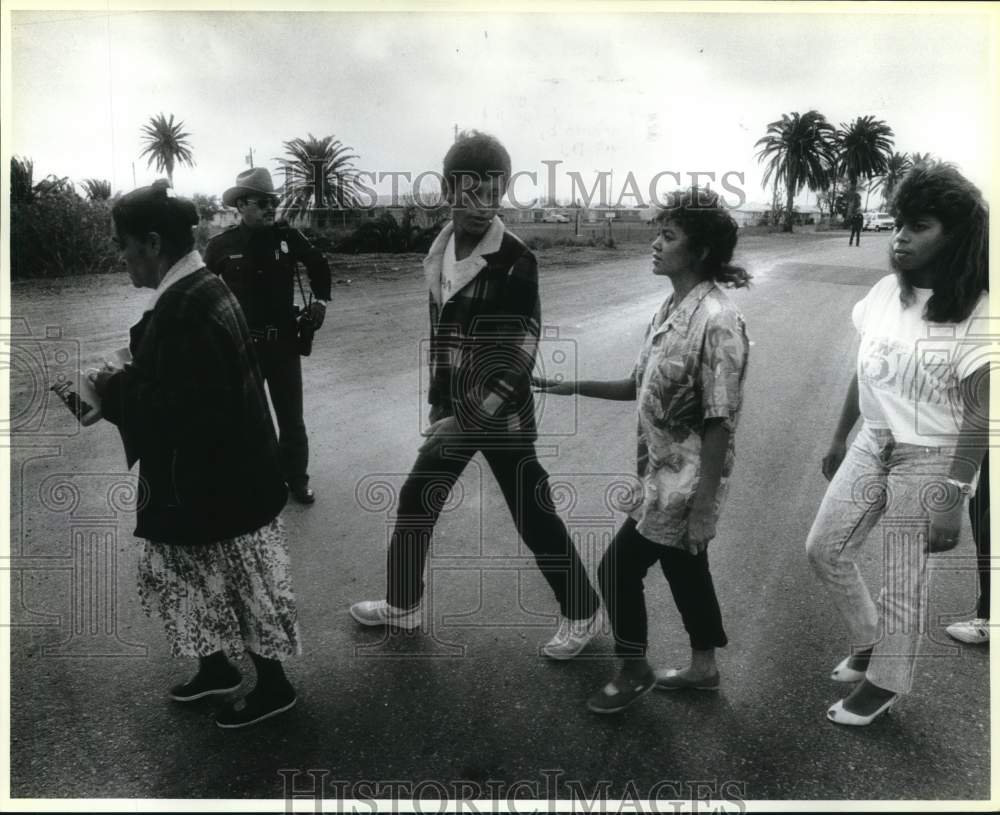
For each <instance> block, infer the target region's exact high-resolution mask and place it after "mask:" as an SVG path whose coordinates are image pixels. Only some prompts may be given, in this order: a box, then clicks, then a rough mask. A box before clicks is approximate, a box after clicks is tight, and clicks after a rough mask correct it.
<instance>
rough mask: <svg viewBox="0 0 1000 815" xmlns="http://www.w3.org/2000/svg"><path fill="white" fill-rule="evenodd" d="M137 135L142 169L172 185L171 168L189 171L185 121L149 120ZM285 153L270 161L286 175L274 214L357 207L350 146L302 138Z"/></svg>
mask: <svg viewBox="0 0 1000 815" xmlns="http://www.w3.org/2000/svg"><path fill="white" fill-rule="evenodd" d="M142 133H143V143H144V149H143V151H142V153H140V157H146V158H147V159H148V160H147V162H146V166H147V167H149V166H151V165H154V164H155V165H156V170H157V172H165V173H166V174H167V178H168V179H169V180H170V183H171V185H172V184H173V180H174V168H175V167H177V166H178V165H187V166H188V167H194V158H193V152H192V148H191V143H190V141H189V139H190V134H189V133H187V132H186V131H185V130H184V122H181V121H176V122H175V120H174V115H173V114H170V118H169V119H168V118H167V117H166V116H165V115H164V114H163V113H161V114H160V115H159V116H155V117H152V118H151V119H150V120H149V122H148V123H147V124H146V125H144V126H143V128H142ZM284 148H285V153H286V155H285V156H284V157H277V158H276V159H275V161H277V162H278V165H279V166H280V167H281V169H282V170H283V171H284V175H285V184H284V188H283V190H282V193H281V202H280V204H279V213H278V214H279V215H281V216H282V217H286V218H294V217H296V216H298V215H302V214H304V213H306V212H314V213H316V214H317V215H318V220H319V221H322V220H323V218H324V216H325V215H326V214H327V213H328V212H329V211H330V210H333V209H338V208H339V209H345V208H349V207H352V206H356V205H357V204H358V203H359V200H360V193H361V185H360V182H359V180H358V177H357V171H356V170H355V168H354V164H353V161H354V160H355V159H357V158H358V156H357V155H355V154H354V153H353V152H352V148H351V147H348V146H347V145H345V144H343V143H342V142H341V141H340V140H339V139H336V138H334V137H333V136H325V137H323V138H316V137H315V136H313V135H312V133H310V134H309V135H308V137H307V138H305V139H291V140H289V141H286V142H284ZM201 197H202V198H203V199H205V204H206V208H210V207H212V206H216V207H217V204H216V203H215V202H213V201H212V200H211V198H214V196H212V197H209V196H201ZM196 203H197V202H196ZM199 209H202V207H201V206H199ZM318 225H320V226H322V225H323V224H322V223H319V224H318Z"/></svg>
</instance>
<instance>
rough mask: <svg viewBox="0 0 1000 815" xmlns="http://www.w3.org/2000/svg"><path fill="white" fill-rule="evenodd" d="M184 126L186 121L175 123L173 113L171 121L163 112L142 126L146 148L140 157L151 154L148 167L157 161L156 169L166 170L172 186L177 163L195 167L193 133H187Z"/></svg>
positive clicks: (147, 163)
mask: <svg viewBox="0 0 1000 815" xmlns="http://www.w3.org/2000/svg"><path fill="white" fill-rule="evenodd" d="M183 128H184V122H177V124H174V114H172V113H171V114H170V119H169V121H168V120H167V117H166V116H164V115H163V114H162V113H161V114H160V115H159V116H155V117H150V119H149V124H146V125H143V128H142V133H143V140H144V143H145V145H146V148H145V149H144V150H143V151H142V152H141V153H140V154H139V158H142V157H143V156H149V160H148V161H147V162H146V166H147V167H148V166H149V165H150V164H152V163H153V162H154V161H155V162H156V171H157V172H164V171H166V173H167V179H168V180H169V181H170V186H173V184H174V167H175V166H176V165H177V164H186V165H187V166H188V167H194V159H193V158H192V155H191V143H190V142H189V141H188V137H189V136H190V135H191V134H190V133H185V132H184V129H183Z"/></svg>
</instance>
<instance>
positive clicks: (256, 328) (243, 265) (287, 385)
mask: <svg viewBox="0 0 1000 815" xmlns="http://www.w3.org/2000/svg"><path fill="white" fill-rule="evenodd" d="M298 263H301V264H302V265H303V266H305V268H306V272H307V274H308V278H309V288H310V289H311V290H312V292H313V294H314V295H315V296H316V297H318V298H319V299H321V300H329V299H330V282H331V281H330V266H329V264H328V263H327V261H326V258H325V257H324V256H323V253H322V252H320V251H319V250H317V249H315V248H314V247H313V246H312V245H311V244H310V243H309V241H308V240H306V238H305V236H304V235H303V234H302V233H301V232H299V231H298V230H297V229H293V228H292V227H290V226H288V224H286V223H284V222H280V221H279V222H277V223H275V224H274V225H273V226H269V227H264V228H261V229H249V228H248V227H246V226H244V225H243V224H239V225H237V226H234V227H230V228H229V229H227V230H225V231H223V232H221V233H220V234H218V235H216V236H215V237H213V238H212V239H211V240H210V241H209V243H208V247H207V248H206V249H205V265H206V266H207V267H208V268H209V269H210V270H211V271H213V272H215V273H216V274H217V275H220V276H221V277H222V279H223V280H224V281H225V282H226V284H227V285H228V286H229V288H230V289H231V290H232V292H233V294H234V295H236V299H237V300H238V301H239V304H240V308H242V309H243V313H244V315H245V316H246V320H247V324H248V325H249V326H250V334H251V336H252V337H253V339H254V350H255V351H256V354H257V361H258V364H259V365H260V370H261V374H262V375H263V377H264V381H265V382H266V383H267V392H268V395H269V396H270V397H271V405H272V407H273V408H274V415H275V419H276V421H277V424H278V445H279V448H280V452H281V464H282V469H283V472H284V474H285V479H286V480H287V482H288V486H289V487H291V488H292V489H293V490H294V489H298V488H302V487H305V486H306V485H307V484H308V483H309V476H308V468H309V440H308V437H307V436H306V425H305V419H304V418H303V405H302V360H301V358H300V357H299V351H298V347H297V343H296V327H295V310H294V309H295V299H296V296H295V291H296V289H297V288H298V283H297V281H296V265H297V264H298Z"/></svg>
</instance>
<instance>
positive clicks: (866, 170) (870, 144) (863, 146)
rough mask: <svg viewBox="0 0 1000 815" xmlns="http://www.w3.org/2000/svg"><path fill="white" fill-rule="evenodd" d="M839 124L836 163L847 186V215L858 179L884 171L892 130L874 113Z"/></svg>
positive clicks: (851, 209)
mask: <svg viewBox="0 0 1000 815" xmlns="http://www.w3.org/2000/svg"><path fill="white" fill-rule="evenodd" d="M840 128H841V129H840V130H839V131H838V132H837V135H836V144H837V164H838V167H839V168H840V169H841V170H842V171H843V173H844V175H846V176H847V183H848V185H849V187H850V190H849V192H850V193H851V203H850V205H849V207H848V210H847V217H848V219H850V218H851V216H852V215H854V210H855V209H856V208H857V201H858V200H860V196H859V195H858V181H859V180H860V179H862V178H864V179H867V180H871V179H872V178H874V177H875V176H877V175H884V174H885V172H886V170H887V168H888V163H889V157H890V156H891V155H892V145H893V136H894V134H893V132H892V128H891V127H889V125H887V124H886V123H885V122H883V121H882V120H881V119H876V118H875V117H874V116H858V118H857V119H855V120H854V121H853V122H851V123H850V124H849V125H845V124H843V123H841V125H840Z"/></svg>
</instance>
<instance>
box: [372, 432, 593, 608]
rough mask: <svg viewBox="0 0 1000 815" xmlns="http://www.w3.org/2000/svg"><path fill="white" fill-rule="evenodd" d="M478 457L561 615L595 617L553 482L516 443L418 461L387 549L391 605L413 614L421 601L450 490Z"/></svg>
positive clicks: (448, 451)
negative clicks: (426, 566) (555, 499)
mask: <svg viewBox="0 0 1000 815" xmlns="http://www.w3.org/2000/svg"><path fill="white" fill-rule="evenodd" d="M477 451H479V452H481V453H482V454H483V457H484V458H485V459H486V462H487V464H489V466H490V469H491V470H492V471H493V475H494V476H495V477H496V479H497V481H498V482H499V484H500V489H501V490H502V491H503V497H504V499H505V500H506V501H507V506H508V508H509V509H510V511H511V514H512V515H513V517H514V523H515V525H516V526H517V531H518V532H519V533H520V535H521V539H522V540H523V541H524V543H525V544H526V545H527V547H528V548H529V549H530V550H531V552H532V553H533V554H534V556H535V563H536V564H537V565H538V568H539V569H540V570H541V572H542V575H543V576H544V577H545V579H546V580H547V581H548V584H549V586H550V587H551V588H552V592H553V593H554V594H555V596H556V600H557V601H558V602H559V608H560V610H561V611H562V613H563V615H564V616H566V617H569V618H570V619H574V620H579V619H585V618H587V617H591V616H593V615H594V614H595V613H596V612H597V609H598V608H599V607H600V599H599V598H598V596H597V592H596V591H594V588H593V586H591V585H590V580H589V579H588V578H587V572H586V569H584V566H583V563H582V562H581V561H580V556H579V555H578V554H577V551H576V548H575V547H574V546H573V541H572V540H571V539H570V537H569V533H568V532H567V531H566V526H565V525H564V524H563V522H562V521H561V520H560V518H559V516H558V515H557V514H556V512H555V509H554V508H553V504H552V493H551V491H550V489H549V475H548V473H547V472H546V471H545V469H544V468H543V467H542V465H541V464H540V463H539V462H538V458H537V457H536V454H535V448H534V445H533V444H531V443H527V444H525V443H523V442H519V443H517V444H512V443H511V441H510V440H506V439H498V440H495V441H491V442H488V443H487V442H483V443H481V444H479V443H477V444H476V445H475V446H471V447H467V446H463V447H453V446H451V445H448V444H445V445H444V446H443V447H439V448H438V452H437V453H432V454H431V455H427V454H426V453H421V454H419V455H418V456H417V461H416V463H415V464H414V465H413V469H412V470H411V472H410V475H409V477H408V478H407V479H406V482H405V483H404V484H403V488H402V490H401V491H400V496H399V511H398V513H397V516H396V528H395V529H394V530H393V533H392V539H391V541H390V543H389V554H388V568H387V583H388V587H387V591H386V599H387V600H388V601H389V604H390V605H393V606H396V607H397V608H407V609H408V608H412V607H414V606H416V605H417V604H418V603H419V602H420V598H421V597H422V596H423V592H424V578H423V575H424V561H425V560H426V559H427V550H428V548H429V547H430V542H431V535H432V534H433V532H434V524H435V522H436V521H437V519H438V515H439V514H440V513H441V508H442V507H443V506H444V504H445V502H446V501H447V498H448V494H449V493H450V492H451V489H452V487H453V486H454V484H455V482H456V481H457V480H458V478H459V476H460V475H461V474H462V471H463V470H465V467H466V465H467V464H468V463H469V460H470V459H471V458H472V457H473V456H474V455H475V454H476V452H477Z"/></svg>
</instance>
